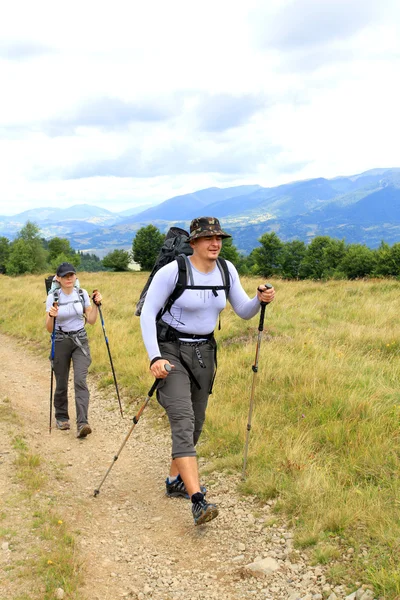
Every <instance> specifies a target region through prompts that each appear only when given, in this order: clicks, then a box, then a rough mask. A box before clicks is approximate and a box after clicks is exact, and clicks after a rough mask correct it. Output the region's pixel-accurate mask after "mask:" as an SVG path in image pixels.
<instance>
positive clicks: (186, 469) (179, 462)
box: [169, 456, 200, 496]
mask: <svg viewBox="0 0 400 600" xmlns="http://www.w3.org/2000/svg"><path fill="white" fill-rule="evenodd" d="M169 474H170V476H171V477H176V476H177V475H178V474H179V475H180V476H181V478H182V480H183V482H184V484H185V487H186V490H187V492H188V494H189V496H193V494H196V492H200V480H199V469H198V466H197V458H196V456H181V457H180V458H174V459H173V460H172V462H171V468H170V471H169Z"/></svg>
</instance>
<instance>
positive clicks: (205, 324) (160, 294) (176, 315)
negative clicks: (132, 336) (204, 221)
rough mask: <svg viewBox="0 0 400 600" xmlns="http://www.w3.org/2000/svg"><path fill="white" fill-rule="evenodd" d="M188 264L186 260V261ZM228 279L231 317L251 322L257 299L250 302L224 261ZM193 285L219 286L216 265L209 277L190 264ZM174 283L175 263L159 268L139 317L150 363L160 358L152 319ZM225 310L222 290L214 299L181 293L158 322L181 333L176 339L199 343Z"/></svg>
mask: <svg viewBox="0 0 400 600" xmlns="http://www.w3.org/2000/svg"><path fill="white" fill-rule="evenodd" d="M189 260H190V257H189ZM226 262H227V266H228V269H229V276H230V285H231V287H230V291H229V298H228V299H229V302H230V303H231V305H232V308H233V310H234V311H235V313H236V314H237V315H238V316H239V317H241V318H242V319H251V318H252V317H254V316H255V315H256V314H257V312H258V311H259V309H260V302H259V300H258V298H257V295H256V296H254V298H252V299H250V298H249V296H248V295H247V294H246V292H245V291H244V289H243V288H242V285H241V283H240V279H239V274H238V272H237V270H236V268H235V267H234V265H233V264H232V263H231V262H230V261H226ZM191 265H192V272H193V280H194V282H193V283H194V285H201V286H218V285H223V284H224V282H223V280H222V275H221V272H220V270H219V267H218V265H217V264H215V268H214V269H213V270H212V271H210V272H209V273H202V272H201V271H198V270H197V269H196V268H195V267H194V266H193V263H192V262H191ZM177 280H178V263H177V261H176V260H174V261H172V262H171V263H169V264H168V265H166V266H165V267H162V268H161V269H160V270H159V271H157V273H156V274H155V275H154V278H153V280H152V282H151V285H150V287H149V289H148V290H147V295H146V300H145V303H144V305H143V308H142V313H141V316H140V326H141V329H142V336H143V341H144V344H145V346H146V350H147V353H148V355H149V358H150V360H153V358H155V357H157V356H161V353H160V348H159V346H158V341H157V331H156V317H157V314H158V313H159V311H160V310H161V309H162V308H163V307H164V305H165V303H166V302H167V300H168V298H169V297H170V295H171V294H172V292H173V291H174V289H175V286H176V282H177ZM225 306H226V293H225V290H219V291H218V295H217V296H215V295H214V294H213V292H212V290H211V289H209V290H190V289H185V291H184V292H183V294H182V295H181V296H180V297H179V298H178V299H177V300H176V301H175V302H174V304H173V305H172V306H171V309H170V311H167V312H166V313H165V314H164V315H163V317H162V320H163V321H165V322H166V323H168V325H171V327H173V328H174V329H176V330H177V331H179V332H182V337H181V338H180V339H185V332H186V333H192V334H193V333H196V334H197V333H198V334H199V339H201V336H202V335H207V334H209V333H211V332H212V331H214V329H215V327H216V324H217V322H218V316H219V313H220V312H221V311H222V310H223V309H224V308H225Z"/></svg>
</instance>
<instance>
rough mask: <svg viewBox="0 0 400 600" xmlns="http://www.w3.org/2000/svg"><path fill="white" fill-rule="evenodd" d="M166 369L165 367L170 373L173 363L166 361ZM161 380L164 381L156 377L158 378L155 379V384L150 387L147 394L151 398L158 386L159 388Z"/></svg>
mask: <svg viewBox="0 0 400 600" xmlns="http://www.w3.org/2000/svg"><path fill="white" fill-rule="evenodd" d="M164 369H165V370H166V371H168V373H170V371H171V365H169V364H168V363H165V365H164ZM160 381H162V379H156V380H155V381H154V383H153V385H152V386H151V388H150V390H149V393H148V394H147V395H148V396H149V398H151V396H152V395H153V394H154V392H155V390H156V388H157V386H158V384H159V383H160Z"/></svg>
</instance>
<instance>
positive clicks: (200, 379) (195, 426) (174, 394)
mask: <svg viewBox="0 0 400 600" xmlns="http://www.w3.org/2000/svg"><path fill="white" fill-rule="evenodd" d="M160 351H161V355H162V357H163V358H166V359H168V360H169V362H170V363H171V364H172V365H174V368H173V369H172V370H171V372H170V373H169V375H168V377H166V378H165V379H163V381H162V382H161V383H160V385H159V386H158V388H157V399H158V402H159V403H160V404H161V406H162V407H163V408H164V409H165V411H166V413H167V416H168V419H169V423H170V427H171V437H172V458H180V457H183V456H196V450H195V446H196V444H197V442H198V440H199V437H200V434H201V431H202V429H203V424H204V420H205V416H206V408H207V402H208V396H209V394H210V391H211V388H212V383H213V380H214V374H215V356H216V342H215V340H209V341H206V342H197V343H196V342H187V343H186V342H161V343H160ZM193 378H195V380H196V381H197V383H198V384H199V385H200V389H199V388H198V387H197V385H196V383H195V382H194V379H193Z"/></svg>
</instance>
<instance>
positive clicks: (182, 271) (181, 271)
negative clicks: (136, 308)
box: [157, 254, 193, 320]
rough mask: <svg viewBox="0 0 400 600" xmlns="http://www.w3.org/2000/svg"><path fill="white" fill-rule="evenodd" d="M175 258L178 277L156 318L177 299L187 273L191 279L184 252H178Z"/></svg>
mask: <svg viewBox="0 0 400 600" xmlns="http://www.w3.org/2000/svg"><path fill="white" fill-rule="evenodd" d="M175 260H176V262H177V263H178V279H177V280H176V284H175V289H174V291H173V292H172V294H171V295H170V297H169V298H168V300H167V302H166V303H165V306H164V308H163V309H162V311H161V312H160V314H159V315H158V318H157V320H158V319H159V318H160V317H162V315H163V314H165V313H166V312H168V311H169V310H170V309H171V306H172V305H173V303H174V302H175V301H176V300H178V298H179V296H182V294H183V292H184V291H185V289H186V287H187V278H188V273H189V277H190V280H191V281H193V273H192V267H191V265H190V261H189V259H188V257H187V256H185V254H178V256H177V257H176V258H175Z"/></svg>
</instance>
